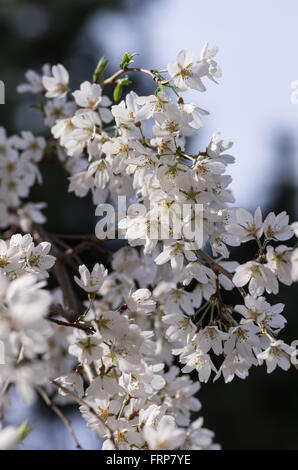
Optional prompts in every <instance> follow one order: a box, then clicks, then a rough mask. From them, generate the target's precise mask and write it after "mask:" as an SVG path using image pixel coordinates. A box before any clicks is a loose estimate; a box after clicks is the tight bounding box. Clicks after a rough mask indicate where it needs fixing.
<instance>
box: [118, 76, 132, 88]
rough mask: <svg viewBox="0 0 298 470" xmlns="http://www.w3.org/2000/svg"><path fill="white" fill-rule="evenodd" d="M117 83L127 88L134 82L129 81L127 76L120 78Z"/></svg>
mask: <svg viewBox="0 0 298 470" xmlns="http://www.w3.org/2000/svg"><path fill="white" fill-rule="evenodd" d="M117 83H120V85H122V86H125V85H130V84H131V83H132V81H131V80H129V78H128V75H125V76H124V77H122V78H119V80H117Z"/></svg>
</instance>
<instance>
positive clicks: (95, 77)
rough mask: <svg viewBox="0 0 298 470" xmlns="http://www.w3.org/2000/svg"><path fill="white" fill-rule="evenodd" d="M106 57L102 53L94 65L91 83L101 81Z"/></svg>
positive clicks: (106, 63)
mask: <svg viewBox="0 0 298 470" xmlns="http://www.w3.org/2000/svg"><path fill="white" fill-rule="evenodd" d="M108 63H109V61H108V59H107V58H106V57H105V56H104V55H103V56H102V57H101V58H100V59H99V61H98V64H97V66H96V69H95V70H94V73H93V83H101V82H102V81H103V72H104V70H105V68H106V66H107V65H108Z"/></svg>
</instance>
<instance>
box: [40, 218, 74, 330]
mask: <svg viewBox="0 0 298 470" xmlns="http://www.w3.org/2000/svg"><path fill="white" fill-rule="evenodd" d="M33 237H34V239H35V240H37V241H38V242H42V241H48V242H49V243H51V245H52V251H51V253H52V254H53V256H55V257H56V258H57V260H56V263H55V264H54V266H53V268H52V269H53V273H54V275H55V277H56V280H57V282H58V284H59V285H60V287H61V290H62V294H63V302H64V306H65V309H64V314H65V318H66V319H67V320H68V321H69V322H71V323H72V322H73V321H75V319H76V318H78V317H79V316H80V315H81V314H82V313H83V306H82V304H81V302H79V300H78V298H77V296H76V294H75V292H74V290H73V287H72V283H71V281H70V278H69V274H68V272H67V268H66V266H65V265H64V263H61V262H60V261H59V257H60V255H61V253H62V252H61V251H60V250H59V248H58V247H57V246H56V245H55V243H53V241H52V240H51V238H50V237H49V235H48V234H47V232H46V231H45V230H44V229H43V228H42V227H41V226H40V225H37V224H36V225H34V231H33Z"/></svg>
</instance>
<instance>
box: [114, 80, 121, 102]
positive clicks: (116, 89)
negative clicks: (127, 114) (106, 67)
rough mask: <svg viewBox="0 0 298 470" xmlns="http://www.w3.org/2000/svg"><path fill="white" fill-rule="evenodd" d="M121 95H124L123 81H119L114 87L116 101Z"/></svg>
mask: <svg viewBox="0 0 298 470" xmlns="http://www.w3.org/2000/svg"><path fill="white" fill-rule="evenodd" d="M121 96H122V85H121V83H119V82H118V83H117V85H116V86H115V88H114V93H113V98H114V101H119V100H120V98H121Z"/></svg>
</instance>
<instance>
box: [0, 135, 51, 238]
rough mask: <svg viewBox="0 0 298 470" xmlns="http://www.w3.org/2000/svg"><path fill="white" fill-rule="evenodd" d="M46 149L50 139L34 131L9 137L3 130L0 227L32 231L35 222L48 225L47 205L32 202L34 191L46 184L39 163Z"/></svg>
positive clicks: (0, 138)
mask: <svg viewBox="0 0 298 470" xmlns="http://www.w3.org/2000/svg"><path fill="white" fill-rule="evenodd" d="M45 150H46V140H45V139H44V138H43V137H35V136H34V135H33V134H32V132H30V131H23V132H21V135H20V136H18V135H13V136H11V137H8V136H7V134H6V131H5V129H4V128H3V127H0V228H1V229H4V228H6V227H8V226H11V225H16V226H17V227H20V228H21V229H22V230H23V231H24V232H29V231H30V229H31V226H32V222H36V223H44V222H45V220H46V219H45V216H44V215H43V214H42V212H41V210H42V209H43V208H44V207H45V206H46V204H45V203H43V202H41V203H33V202H29V201H28V200H27V201H25V200H26V199H28V196H29V194H30V188H31V187H32V186H33V185H34V184H35V183H36V182H37V183H39V184H41V183H42V176H41V173H40V171H39V168H38V163H39V162H40V161H41V159H42V158H43V155H44V153H45Z"/></svg>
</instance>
